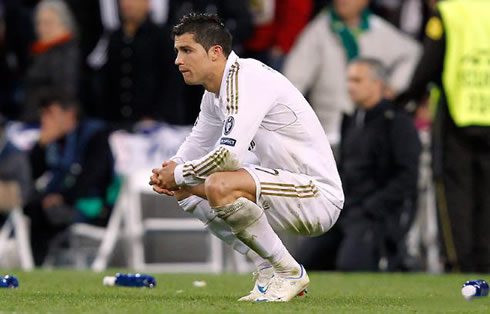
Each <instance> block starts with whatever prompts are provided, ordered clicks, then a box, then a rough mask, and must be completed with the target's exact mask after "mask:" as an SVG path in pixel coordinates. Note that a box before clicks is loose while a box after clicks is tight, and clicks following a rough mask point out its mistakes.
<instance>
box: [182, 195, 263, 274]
mask: <svg viewBox="0 0 490 314" xmlns="http://www.w3.org/2000/svg"><path fill="white" fill-rule="evenodd" d="M179 205H180V207H182V208H183V209H184V211H186V212H191V213H192V214H193V215H194V217H196V218H198V219H199V220H201V221H202V222H203V223H204V225H205V228H206V229H207V230H209V231H210V232H211V233H212V234H213V235H215V236H216V237H218V238H219V239H221V240H222V241H223V242H225V243H226V244H228V245H230V246H231V247H233V249H234V250H235V251H237V252H239V253H241V254H243V255H246V256H247V257H248V258H250V260H251V261H252V263H253V264H254V265H255V267H256V268H257V270H258V271H261V270H263V269H266V268H269V267H270V266H271V264H270V263H269V261H268V260H266V259H264V258H262V257H260V255H258V254H257V253H255V252H254V251H253V250H251V249H250V248H249V247H248V246H247V245H245V244H244V243H243V242H242V241H241V240H239V239H238V238H237V237H236V236H235V235H234V234H233V233H232V232H231V229H230V226H229V225H228V224H227V223H226V222H225V221H224V220H223V219H221V218H219V217H217V216H216V214H215V213H214V211H213V209H212V208H211V207H210V206H209V202H208V201H206V200H205V199H202V198H200V197H197V196H191V197H188V198H185V199H183V200H181V201H179Z"/></svg>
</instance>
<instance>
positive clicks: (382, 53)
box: [283, 0, 419, 146]
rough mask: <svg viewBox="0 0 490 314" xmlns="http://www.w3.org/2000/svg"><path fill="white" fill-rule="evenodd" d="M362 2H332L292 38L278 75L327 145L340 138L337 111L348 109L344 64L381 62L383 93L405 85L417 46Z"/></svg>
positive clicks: (343, 0) (402, 88)
mask: <svg viewBox="0 0 490 314" xmlns="http://www.w3.org/2000/svg"><path fill="white" fill-rule="evenodd" d="M368 3H369V1H368V0H335V1H333V6H332V7H330V8H329V9H328V10H325V11H322V12H321V13H320V14H318V15H317V16H316V17H315V18H314V19H313V21H312V22H310V24H309V25H308V26H307V27H306V28H305V30H304V31H303V33H302V34H301V35H300V37H299V38H298V40H297V41H296V43H295V45H294V46H293V49H292V50H291V52H290V53H289V55H288V58H287V59H286V62H285V64H284V69H283V71H284V73H285V75H286V76H287V77H288V78H289V79H290V80H291V82H292V83H293V84H294V85H295V86H296V87H297V88H298V89H299V90H300V91H301V92H302V93H303V94H305V95H307V96H308V97H309V99H310V103H311V104H312V106H313V108H314V109H315V111H316V113H317V115H318V117H319V118H320V121H321V123H322V125H323V128H324V130H325V132H326V134H327V136H328V139H329V141H330V143H331V144H332V145H333V146H335V145H338V143H339V141H340V123H341V119H342V113H344V112H346V113H349V112H352V110H353V104H352V101H351V100H350V99H349V96H348V95H347V86H346V85H347V84H346V81H345V79H344V78H345V77H346V67H347V63H348V62H349V61H350V60H352V59H354V58H356V57H358V56H366V57H374V58H377V59H379V60H382V62H383V64H384V66H385V67H386V68H387V69H388V81H387V84H388V87H387V90H386V92H387V94H397V93H399V92H400V91H403V90H404V89H405V87H406V86H407V85H408V81H409V79H410V76H411V74H412V71H413V68H414V67H415V64H416V62H417V60H418V57H419V47H418V44H417V43H416V42H415V41H414V40H412V39H411V38H409V37H408V36H406V35H404V34H402V33H401V32H400V31H398V30H396V29H395V28H394V27H393V26H392V25H391V24H389V23H387V22H385V21H384V20H382V19H381V18H379V17H378V16H376V15H373V14H371V13H370V12H369V11H368V10H367V9H366V8H367V6H368Z"/></svg>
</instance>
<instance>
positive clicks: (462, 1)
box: [399, 0, 490, 272]
mask: <svg viewBox="0 0 490 314" xmlns="http://www.w3.org/2000/svg"><path fill="white" fill-rule="evenodd" d="M424 46H425V47H424V53H423V56H422V58H421V60H420V62H419V64H418V66H417V68H416V70H415V73H414V76H413V78H412V82H411V84H410V87H409V88H408V90H407V91H406V93H404V94H403V95H401V96H400V97H399V101H400V102H403V101H406V100H408V99H417V98H418V97H420V96H421V95H422V94H424V92H425V91H426V88H427V85H428V83H429V82H432V83H435V84H437V85H439V87H441V94H440V99H439V101H438V108H437V111H436V116H435V121H434V128H433V133H434V135H435V136H434V142H433V145H434V150H433V152H434V174H435V176H436V196H437V201H438V208H439V214H440V215H439V218H440V226H441V235H442V239H443V242H444V248H445V262H446V267H447V269H448V270H452V271H462V272H490V241H489V239H490V228H489V226H488V224H489V223H490V1H487V0H446V1H440V2H439V3H438V5H437V11H436V12H435V15H434V16H433V17H432V18H431V19H430V20H429V21H428V23H427V26H426V40H425V43H424Z"/></svg>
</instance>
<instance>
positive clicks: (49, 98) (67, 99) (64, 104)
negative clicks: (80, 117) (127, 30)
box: [36, 87, 80, 111]
mask: <svg viewBox="0 0 490 314" xmlns="http://www.w3.org/2000/svg"><path fill="white" fill-rule="evenodd" d="M36 100H37V101H36V102H37V105H38V108H39V109H46V108H48V107H49V106H51V105H53V104H54V103H56V104H58V105H59V106H60V107H61V108H62V109H64V110H76V111H79V110H80V104H79V103H78V100H77V99H76V97H74V96H73V95H72V93H69V92H66V91H63V90H61V89H57V88H51V87H45V88H42V89H40V90H39V92H38V94H37V97H36Z"/></svg>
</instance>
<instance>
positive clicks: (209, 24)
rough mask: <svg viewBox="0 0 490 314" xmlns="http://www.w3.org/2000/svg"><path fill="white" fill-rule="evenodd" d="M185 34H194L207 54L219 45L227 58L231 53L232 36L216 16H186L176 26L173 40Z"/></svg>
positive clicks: (206, 14) (201, 14)
mask: <svg viewBox="0 0 490 314" xmlns="http://www.w3.org/2000/svg"><path fill="white" fill-rule="evenodd" d="M185 33H190V34H193V35H194V40H195V41H196V43H198V44H200V45H201V46H203V47H204V49H206V52H207V51H208V50H209V49H210V48H211V47H212V46H214V45H219V46H221V47H222V48H223V53H224V55H225V56H226V57H228V56H229V55H230V53H231V43H232V36H231V34H230V31H229V30H228V29H227V28H226V27H225V25H224V24H223V22H221V19H220V18H219V17H218V15H216V14H209V13H195V12H191V13H188V14H186V15H184V16H183V17H182V18H181V19H180V21H179V23H177V24H176V25H175V26H174V28H173V32H172V38H174V39H175V36H180V35H183V34H185Z"/></svg>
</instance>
